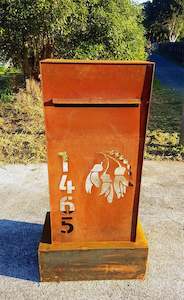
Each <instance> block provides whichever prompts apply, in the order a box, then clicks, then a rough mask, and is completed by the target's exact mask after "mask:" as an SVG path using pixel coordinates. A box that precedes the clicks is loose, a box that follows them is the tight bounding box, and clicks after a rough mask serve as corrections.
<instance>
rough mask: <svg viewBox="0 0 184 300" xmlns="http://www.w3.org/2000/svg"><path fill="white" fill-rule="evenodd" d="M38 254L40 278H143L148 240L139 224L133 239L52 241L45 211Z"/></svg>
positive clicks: (53, 279)
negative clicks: (78, 241)
mask: <svg viewBox="0 0 184 300" xmlns="http://www.w3.org/2000/svg"><path fill="white" fill-rule="evenodd" d="M38 256H39V269H40V281H64V280H105V279H108V280H110V279H112V280H113V279H114V280H115V279H144V275H145V272H146V263H147V256H148V243H147V240H146V238H145V235H144V232H143V229H142V226H141V224H140V223H138V226H137V237H136V241H135V242H126V241H123V242H118V241H113V242H80V243H63V244H60V243H59V244H58V243H57V244H56V243H52V244H51V233H50V213H47V215H46V219H45V224H44V229H43V234H42V239H41V242H40V244H39V249H38Z"/></svg>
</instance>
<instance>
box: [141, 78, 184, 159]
mask: <svg viewBox="0 0 184 300" xmlns="http://www.w3.org/2000/svg"><path fill="white" fill-rule="evenodd" d="M183 98H184V96H183V95H180V94H179V93H176V92H175V91H172V90H169V89H168V88H165V87H163V86H161V85H160V83H159V82H158V81H155V82H154V88H153V97H152V102H151V110H150V118H149V124H148V130H147V139H146V152H145V158H148V159H157V160H161V159H172V160H174V159H175V160H183V159H184V146H182V145H180V143H179V140H180V126H181V117H182V103H183V101H184V99H183Z"/></svg>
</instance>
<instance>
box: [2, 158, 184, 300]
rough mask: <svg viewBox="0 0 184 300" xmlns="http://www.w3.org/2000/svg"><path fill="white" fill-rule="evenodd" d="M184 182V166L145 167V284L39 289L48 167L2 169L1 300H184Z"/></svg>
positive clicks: (152, 163)
mask: <svg viewBox="0 0 184 300" xmlns="http://www.w3.org/2000/svg"><path fill="white" fill-rule="evenodd" d="M183 182H184V174H183V163H181V162H156V161H145V162H144V171H143V181H142V190H141V205H140V215H141V219H142V223H143V225H144V226H143V227H144V229H145V232H146V234H147V237H148V240H149V267H148V271H147V275H146V279H145V281H134V280H133V281H119V280H116V281H86V282H85V281H84V282H61V283H39V282H38V280H39V275H38V263H37V246H38V242H39V239H40V236H41V231H42V224H43V222H44V217H45V213H46V211H47V210H48V209H49V205H48V204H49V199H48V183H47V166H46V164H41V165H29V166H24V165H9V166H4V167H3V166H2V167H0V195H1V197H0V207H1V209H0V228H1V230H0V299H1V300H12V299H19V300H37V299H39V300H42V299H43V300H50V299H54V300H62V299H67V300H123V299H128V300H148V299H151V300H158V299H159V300H165V299H167V300H176V299H177V300H180V299H181V300H183V299H184V280H183V262H184V251H183V245H184V243H183V233H184V231H183V230H184V223H183V211H184V201H183V199H184V189H183Z"/></svg>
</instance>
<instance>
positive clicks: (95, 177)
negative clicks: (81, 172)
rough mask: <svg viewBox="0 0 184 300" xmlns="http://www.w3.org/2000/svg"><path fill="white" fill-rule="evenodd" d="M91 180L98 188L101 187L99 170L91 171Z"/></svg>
mask: <svg viewBox="0 0 184 300" xmlns="http://www.w3.org/2000/svg"><path fill="white" fill-rule="evenodd" d="M91 182H92V184H94V185H95V186H96V187H97V188H98V187H100V183H101V182H100V177H99V174H98V172H91Z"/></svg>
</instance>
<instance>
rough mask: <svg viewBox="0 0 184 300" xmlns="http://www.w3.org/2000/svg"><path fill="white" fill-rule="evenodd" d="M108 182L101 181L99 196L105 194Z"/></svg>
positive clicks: (108, 185) (107, 189)
mask: <svg viewBox="0 0 184 300" xmlns="http://www.w3.org/2000/svg"><path fill="white" fill-rule="evenodd" d="M109 187H110V184H109V183H108V182H104V183H102V187H101V192H100V196H101V195H104V194H106V193H107V192H108V191H109Z"/></svg>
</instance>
